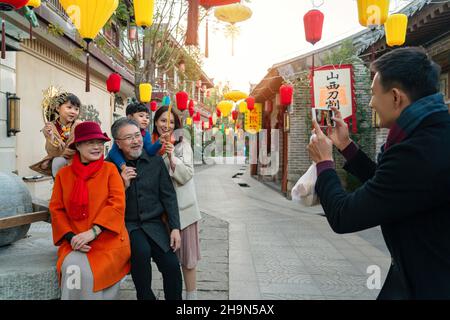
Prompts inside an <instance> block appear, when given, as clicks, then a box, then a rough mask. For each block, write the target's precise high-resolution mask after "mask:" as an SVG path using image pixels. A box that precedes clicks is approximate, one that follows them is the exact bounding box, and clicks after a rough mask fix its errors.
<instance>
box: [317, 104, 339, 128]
mask: <svg viewBox="0 0 450 320" xmlns="http://www.w3.org/2000/svg"><path fill="white" fill-rule="evenodd" d="M311 109H312V117H313V119H315V120H316V121H317V123H318V124H319V126H320V127H323V128H327V127H333V128H334V127H336V122H335V121H334V120H333V118H334V111H333V110H331V109H319V108H311Z"/></svg>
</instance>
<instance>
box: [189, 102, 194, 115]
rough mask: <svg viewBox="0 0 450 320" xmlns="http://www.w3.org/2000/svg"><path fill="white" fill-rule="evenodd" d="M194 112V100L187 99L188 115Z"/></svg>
mask: <svg viewBox="0 0 450 320" xmlns="http://www.w3.org/2000/svg"><path fill="white" fill-rule="evenodd" d="M194 113H195V108H194V100H191V101H189V115H190V116H191V117H192V116H193V115H194Z"/></svg>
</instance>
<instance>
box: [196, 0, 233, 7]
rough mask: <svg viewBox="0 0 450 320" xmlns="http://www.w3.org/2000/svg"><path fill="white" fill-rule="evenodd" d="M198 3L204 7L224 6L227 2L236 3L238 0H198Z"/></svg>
mask: <svg viewBox="0 0 450 320" xmlns="http://www.w3.org/2000/svg"><path fill="white" fill-rule="evenodd" d="M199 2H200V5H201V6H202V7H205V8H206V9H208V8H211V7H217V6H225V5H227V4H232V3H237V2H240V0H200V1H199Z"/></svg>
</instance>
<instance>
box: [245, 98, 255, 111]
mask: <svg viewBox="0 0 450 320" xmlns="http://www.w3.org/2000/svg"><path fill="white" fill-rule="evenodd" d="M245 102H247V110H249V111H252V110H253V109H255V98H253V97H248V98H247V99H246V100H245Z"/></svg>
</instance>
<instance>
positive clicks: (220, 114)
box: [216, 109, 222, 118]
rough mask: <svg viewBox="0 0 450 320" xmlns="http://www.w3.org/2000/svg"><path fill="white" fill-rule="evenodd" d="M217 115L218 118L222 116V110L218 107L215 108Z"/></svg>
mask: <svg viewBox="0 0 450 320" xmlns="http://www.w3.org/2000/svg"><path fill="white" fill-rule="evenodd" d="M216 114H217V117H218V118H220V117H221V116H222V112H220V110H219V109H216Z"/></svg>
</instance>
